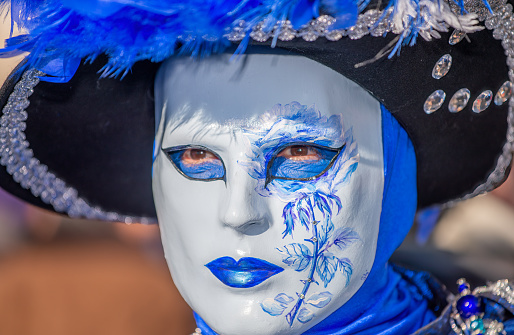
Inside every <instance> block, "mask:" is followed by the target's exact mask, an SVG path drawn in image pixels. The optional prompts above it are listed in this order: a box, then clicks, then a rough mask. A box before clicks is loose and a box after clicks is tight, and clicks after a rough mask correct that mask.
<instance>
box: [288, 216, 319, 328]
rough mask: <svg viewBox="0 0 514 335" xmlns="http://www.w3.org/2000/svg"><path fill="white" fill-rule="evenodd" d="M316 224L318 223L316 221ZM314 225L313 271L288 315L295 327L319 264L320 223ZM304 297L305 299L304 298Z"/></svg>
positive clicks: (290, 324) (290, 323)
mask: <svg viewBox="0 0 514 335" xmlns="http://www.w3.org/2000/svg"><path fill="white" fill-rule="evenodd" d="M314 222H316V221H314ZM314 222H313V224H312V227H313V228H312V231H313V233H314V236H313V237H314V238H316V241H312V240H308V241H311V242H312V243H313V244H314V252H313V253H312V254H313V255H314V259H313V262H312V265H311V269H310V271H309V277H308V278H307V280H306V281H305V284H304V285H303V290H302V293H300V295H299V299H298V300H297V301H296V304H295V305H294V307H293V309H291V311H290V312H289V313H287V315H286V320H287V323H289V326H292V325H293V321H294V319H295V318H296V314H298V311H299V310H300V307H301V306H302V304H303V302H304V300H305V295H306V294H307V291H308V290H309V287H310V286H311V283H312V282H313V281H314V271H315V270H316V263H317V262H318V256H319V255H318V249H319V237H318V222H316V223H314ZM302 297H303V298H302Z"/></svg>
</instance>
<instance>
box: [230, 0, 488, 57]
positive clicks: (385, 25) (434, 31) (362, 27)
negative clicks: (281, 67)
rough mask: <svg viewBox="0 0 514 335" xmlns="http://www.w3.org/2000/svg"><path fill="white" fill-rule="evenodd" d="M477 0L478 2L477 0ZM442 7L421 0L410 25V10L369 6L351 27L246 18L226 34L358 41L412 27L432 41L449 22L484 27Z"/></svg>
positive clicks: (235, 38) (323, 19)
mask: <svg viewBox="0 0 514 335" xmlns="http://www.w3.org/2000/svg"><path fill="white" fill-rule="evenodd" d="M474 1H475V2H477V1H476V0H474ZM493 1H498V0H493ZM450 2H451V1H450ZM439 6H440V7H438V8H436V7H434V5H433V3H431V2H430V1H425V2H423V1H420V2H419V7H418V8H415V9H413V10H414V11H415V12H417V13H418V14H417V15H418V17H416V18H414V17H413V18H412V20H411V22H415V21H417V22H421V24H419V25H417V26H416V27H412V26H409V25H408V24H406V23H405V22H404V19H405V17H406V16H408V15H410V13H409V14H407V13H405V16H403V15H402V14H403V13H400V12H398V13H397V12H395V11H394V9H393V8H392V7H390V8H388V9H386V10H378V9H370V10H367V11H366V12H364V13H361V14H359V16H358V19H357V22H356V23H355V25H354V26H353V27H351V28H348V29H332V27H333V25H334V24H335V23H336V21H337V20H336V19H335V18H334V17H332V16H329V15H322V16H319V17H317V18H316V19H313V20H311V21H310V22H309V23H308V24H306V25H304V26H302V27H301V28H300V29H298V30H295V29H294V28H293V26H292V24H291V21H289V20H283V21H277V22H276V23H275V24H274V25H272V26H271V27H270V25H269V24H267V23H266V22H260V23H258V24H257V25H255V26H254V27H253V28H250V27H249V26H248V25H247V23H246V22H245V21H242V20H241V21H239V22H237V23H236V24H235V26H234V27H232V29H231V30H230V32H229V33H227V34H225V35H224V36H223V37H224V38H226V39H228V40H229V41H231V42H240V41H242V40H243V39H244V38H246V37H247V35H248V34H249V35H250V36H249V37H250V38H251V39H253V40H254V41H257V42H266V41H267V40H268V39H270V38H274V39H277V40H280V41H291V40H293V39H294V38H302V39H304V40H305V41H307V42H313V41H315V40H317V39H318V38H320V37H324V38H326V39H327V40H329V41H338V40H340V39H341V38H343V37H345V36H347V37H349V38H350V39H352V40H356V39H360V38H362V37H364V36H366V35H368V34H369V35H371V36H375V37H382V36H384V35H385V34H386V33H393V34H396V35H404V37H406V36H408V35H409V34H410V32H411V30H412V29H416V30H417V31H418V33H419V35H420V36H421V37H423V38H424V39H425V40H431V39H432V38H439V37H441V35H440V34H439V32H438V31H444V32H446V31H448V27H449V26H450V25H452V26H454V27H455V28H459V29H461V30H464V31H466V32H473V31H477V30H480V29H481V28H477V27H476V24H475V23H476V22H477V21H474V20H475V18H476V15H471V16H465V15H464V16H463V15H451V17H450V16H449V15H446V14H451V13H452V9H451V8H450V6H449V5H448V4H447V3H445V2H440V3H439ZM482 6H483V5H482ZM475 7H477V8H479V9H480V11H481V13H482V12H483V11H484V8H482V7H480V5H476V6H475ZM477 10H478V9H477ZM485 10H487V8H485ZM470 13H473V12H470ZM459 14H460V13H459ZM392 49H393V48H391V50H392ZM391 50H389V51H391Z"/></svg>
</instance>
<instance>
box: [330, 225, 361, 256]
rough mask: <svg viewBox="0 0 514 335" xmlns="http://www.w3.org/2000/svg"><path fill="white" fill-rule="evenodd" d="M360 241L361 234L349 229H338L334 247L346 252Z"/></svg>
mask: <svg viewBox="0 0 514 335" xmlns="http://www.w3.org/2000/svg"><path fill="white" fill-rule="evenodd" d="M358 240H359V234H357V233H356V232H355V231H354V230H353V229H351V228H348V227H343V228H338V229H337V230H336V231H335V234H334V245H336V246H337V247H338V248H339V249H341V250H344V249H346V248H348V247H349V246H350V245H352V244H353V243H354V242H356V241H358Z"/></svg>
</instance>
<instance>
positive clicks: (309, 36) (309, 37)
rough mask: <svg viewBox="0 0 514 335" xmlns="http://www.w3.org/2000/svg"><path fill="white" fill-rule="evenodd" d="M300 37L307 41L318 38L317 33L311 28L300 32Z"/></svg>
mask: <svg viewBox="0 0 514 335" xmlns="http://www.w3.org/2000/svg"><path fill="white" fill-rule="evenodd" d="M302 38H303V39H304V40H305V41H307V42H314V41H315V40H317V39H318V35H316V33H315V32H314V31H313V30H308V31H306V32H305V33H303V34H302Z"/></svg>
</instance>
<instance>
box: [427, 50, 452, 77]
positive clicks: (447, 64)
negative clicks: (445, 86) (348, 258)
mask: <svg viewBox="0 0 514 335" xmlns="http://www.w3.org/2000/svg"><path fill="white" fill-rule="evenodd" d="M451 67H452V56H451V55H450V54H446V55H444V56H442V57H441V58H439V60H438V61H437V63H435V65H434V68H433V69H432V77H433V78H434V79H441V78H442V77H444V76H446V74H447V73H448V71H450V68H451Z"/></svg>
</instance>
